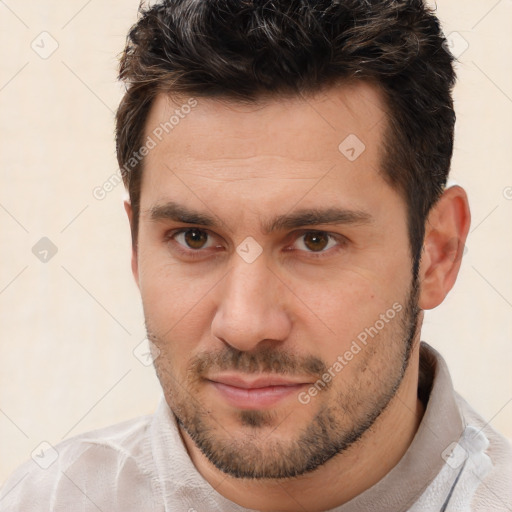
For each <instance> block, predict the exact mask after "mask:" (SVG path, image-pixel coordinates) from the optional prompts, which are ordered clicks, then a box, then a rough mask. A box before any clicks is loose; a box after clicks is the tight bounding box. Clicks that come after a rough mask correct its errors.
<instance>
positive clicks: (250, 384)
mask: <svg viewBox="0 0 512 512" xmlns="http://www.w3.org/2000/svg"><path fill="white" fill-rule="evenodd" d="M207 380H210V381H212V382H218V383H220V384H225V385H227V386H233V387H236V388H242V389H257V388H266V387H269V386H297V385H300V384H309V382H307V381H305V380H304V379H285V378H283V377H280V376H279V375H267V376H259V377H255V378H252V379H251V378H248V377H247V376H245V377H241V376H239V375H227V374H226V375H215V376H212V377H208V378H207Z"/></svg>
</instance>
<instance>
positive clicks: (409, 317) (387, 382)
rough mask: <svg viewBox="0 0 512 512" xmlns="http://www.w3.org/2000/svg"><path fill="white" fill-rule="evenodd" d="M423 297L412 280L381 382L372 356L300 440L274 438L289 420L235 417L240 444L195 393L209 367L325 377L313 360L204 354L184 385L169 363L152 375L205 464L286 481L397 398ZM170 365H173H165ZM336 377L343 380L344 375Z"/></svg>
mask: <svg viewBox="0 0 512 512" xmlns="http://www.w3.org/2000/svg"><path fill="white" fill-rule="evenodd" d="M418 290H419V286H418V281H417V279H415V280H414V281H413V283H412V286H411V289H410V291H409V295H408V297H407V300H406V302H405V304H406V306H405V308H404V309H403V312H402V314H401V316H400V317H398V316H397V317H396V318H395V319H393V320H392V321H391V322H396V324H394V325H395V327H394V328H391V330H392V332H390V333H388V339H387V340H386V341H387V343H386V347H385V348H384V349H383V348H381V349H380V350H391V351H392V352H393V353H392V354H391V355H390V356H389V357H388V360H389V361H390V366H389V368H388V370H389V371H388V372H387V373H386V375H385V376H384V377H383V376H382V375H381V373H382V372H380V373H379V372H375V371H372V368H371V362H372V361H371V360H370V359H371V356H369V358H367V361H366V362H365V363H363V362H362V360H361V367H362V368H364V369H363V371H364V372H365V373H366V379H361V380H359V379H357V382H355V383H351V384H350V386H346V387H345V388H344V389H342V390H340V391H338V392H337V394H336V396H335V398H334V399H333V400H331V401H330V403H328V404H326V405H325V406H323V407H322V408H321V409H320V410H319V411H318V412H317V413H316V414H315V416H314V417H313V418H312V419H311V421H310V422H309V424H308V425H307V426H306V427H305V428H303V429H302V430H301V431H300V432H299V434H298V435H297V436H296V438H295V439H290V440H286V441H283V439H282V436H278V435H276V432H277V431H278V430H279V428H280V425H284V423H285V420H286V419H287V418H284V419H281V420H280V419H279V416H278V414H277V413H276V411H273V410H240V411H238V412H237V413H236V419H237V421H238V423H239V425H240V426H241V427H242V428H243V431H244V436H243V437H240V436H236V437H235V436H234V435H232V434H230V433H229V432H228V431H227V430H226V428H225V427H224V426H223V425H222V423H221V421H220V420H217V419H216V418H215V412H214V411H212V410H209V409H208V407H207V406H205V405H203V404H201V403H199V402H198V400H197V399H196V398H195V396H194V395H196V396H197V393H195V392H194V391H196V390H197V389H198V385H199V383H200V382H201V379H202V377H201V375H202V374H203V373H204V372H205V371H206V370H207V369H211V367H212V366H213V367H214V368H215V369H219V370H237V371H240V372H246V373H248V374H250V373H260V372H266V373H279V374H281V375H282V374H289V375H293V374H294V373H297V370H301V373H302V372H306V373H308V372H309V373H310V374H315V375H322V374H323V373H324V372H325V370H326V368H327V366H326V365H325V363H324V362H322V361H320V360H318V359H316V358H308V359H305V360H300V359H298V358H296V357H294V356H291V355H289V354H283V353H281V352H277V351H273V350H264V351H260V352H257V353H248V352H240V351H238V350H235V349H233V348H231V347H227V348H226V349H225V350H224V351H223V352H222V353H221V354H205V355H203V356H202V357H199V358H196V359H195V360H193V361H192V362H191V364H190V366H189V368H188V371H187V376H188V379H187V383H186V384H185V385H180V384H178V383H177V381H176V379H175V378H174V377H173V376H172V375H171V374H170V372H169V370H168V368H169V367H168V366H167V365H165V364H164V363H163V362H162V359H164V358H161V357H160V358H158V359H157V360H155V369H156V371H157V375H158V378H159V380H160V383H161V384H162V388H163V390H164V395H165V398H166V401H167V403H168V405H169V407H170V408H171V410H172V411H173V412H174V414H175V416H176V418H177V420H178V423H179V425H180V427H181V428H182V429H183V430H184V431H185V432H186V433H187V434H188V435H189V436H190V438H191V439H192V440H193V442H194V443H195V444H196V446H197V447H198V448H199V449H200V450H201V452H202V453H203V454H204V455H205V457H206V458H207V459H208V460H209V461H210V462H211V463H212V464H213V465H214V466H215V467H216V468H218V469H219V470H221V471H222V472H224V473H225V474H227V475H230V476H232V477H235V478H250V479H286V478H292V477H296V476H300V475H303V474H306V473H309V472H311V471H314V470H315V469H317V468H318V467H320V466H322V465H323V464H325V463H326V462H327V461H328V460H330V459H331V458H333V457H334V456H336V455H337V454H340V453H343V452H344V451H346V450H347V449H348V448H349V447H351V446H353V445H354V444H355V443H356V442H357V441H358V440H360V439H361V437H362V436H363V435H364V434H365V432H367V431H368V429H369V428H370V427H372V425H373V424H374V423H375V421H376V420H377V418H378V417H379V416H380V415H381V414H382V413H383V412H384V411H385V410H386V408H387V407H388V406H389V404H390V402H391V401H392V399H393V397H394V396H395V395H396V393H397V391H398V389H399V387H400V384H401V383H402V380H403V378H404V375H405V372H406V370H407V368H408V365H409V361H410V357H411V353H412V349H413V343H414V340H415V339H416V338H417V336H416V334H417V329H418V315H419V309H418ZM386 328H388V327H386ZM382 335H386V333H384V332H383V333H380V334H379V336H378V337H377V338H376V339H374V340H372V341H370V342H369V343H368V346H366V347H365V348H364V349H363V350H368V353H369V354H370V353H372V352H373V354H375V353H376V351H377V350H379V349H378V348H376V347H375V346H373V347H371V348H369V347H370V343H373V344H381V343H383V342H384V341H385V340H383V339H382V338H381V339H379V338H380V337H381V336H382ZM148 337H149V339H152V340H153V341H154V342H155V343H158V342H159V340H157V339H155V336H154V335H152V334H151V333H149V331H148ZM361 355H362V354H358V355H357V356H356V357H357V358H359V357H360V356H361ZM167 363H168V364H169V363H170V361H168V360H167ZM350 364H352V362H351V363H350ZM341 373H342V374H343V372H341ZM336 378H337V379H343V376H342V375H341V376H337V377H336ZM333 382H334V381H332V382H331V384H332V383H333ZM371 383H373V384H371ZM370 386H371V389H370ZM365 388H366V389H365ZM184 390H186V391H184ZM301 407H304V405H301ZM280 422H281V423H280ZM282 428H284V427H282ZM237 430H240V429H237ZM279 433H281V432H279ZM284 437H286V436H284Z"/></svg>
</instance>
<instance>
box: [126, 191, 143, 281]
mask: <svg viewBox="0 0 512 512" xmlns="http://www.w3.org/2000/svg"><path fill="white" fill-rule="evenodd" d="M124 210H125V212H126V214H127V215H128V221H129V223H130V233H131V237H132V274H133V277H134V279H135V283H136V284H137V286H138V287H139V288H140V286H139V265H138V257H137V256H138V255H137V241H136V240H135V234H134V230H133V209H132V205H131V203H130V200H129V199H125V200H124Z"/></svg>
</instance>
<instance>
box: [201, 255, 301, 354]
mask: <svg viewBox="0 0 512 512" xmlns="http://www.w3.org/2000/svg"><path fill="white" fill-rule="evenodd" d="M234 260H235V261H234V262H233V265H232V267H231V269H230V271H229V272H228V274H227V276H226V277H225V279H223V281H222V283H221V284H220V285H219V286H218V287H217V293H218V296H217V300H218V306H217V309H216V312H215V315H214V318H213V321H212V326H211V329H212V335H213V336H215V337H216V338H218V339H221V340H222V341H224V342H225V343H227V344H229V345H231V346H232V347H233V348H236V349H238V350H241V351H250V350H252V349H254V348H256V347H257V346H258V345H259V344H261V343H265V344H267V343H269V342H271V341H274V342H279V341H282V340H285V339H286V338H287V337H288V335H289V333H290V330H291V325H292V323H291V321H290V317H289V314H288V312H287V310H286V304H285V300H286V296H287V294H286V290H287V288H286V286H285V285H284V284H283V282H282V281H281V280H280V279H279V278H278V277H277V275H276V274H275V273H274V272H273V271H271V270H270V269H269V268H268V267H267V262H266V259H265V258H264V255H263V254H262V255H261V256H260V257H259V258H258V259H256V261H253V262H252V263H247V262H245V261H244V260H243V259H241V258H239V257H238V255H236V254H235V255H234Z"/></svg>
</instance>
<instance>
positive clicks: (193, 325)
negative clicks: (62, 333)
mask: <svg viewBox="0 0 512 512" xmlns="http://www.w3.org/2000/svg"><path fill="white" fill-rule="evenodd" d="M185 105H189V107H185ZM172 116H174V117H175V118H176V119H172V120H171V121H170V122H169V120H170V119H171V118H172ZM385 119H386V117H385V114H384V103H383V100H382V98H381V96H380V94H379V91H378V90H377V89H375V88H373V87H372V86H370V85H367V84H357V85H351V86H340V87H336V88H332V89H329V90H327V91H325V92H323V93H322V94H319V95H317V96H310V97H307V98H293V99H286V100H273V101H269V102H266V103H260V104H258V105H256V106H255V105H253V106H247V105H245V106H242V105H239V104H234V103H230V102H228V101H224V102H223V101H219V100H214V99H202V98H198V99H197V100H190V99H185V100H183V102H179V101H176V100H175V101H174V102H173V101H171V100H170V99H169V98H168V97H166V96H159V97H158V98H157V100H156V101H155V103H154V106H153V108H152V111H151V113H150V116H149V119H148V122H147V130H146V136H145V137H146V140H149V139H148V137H149V138H151V139H152V140H153V141H154V142H155V144H154V145H153V144H148V147H149V146H150V145H151V146H152V147H151V148H150V151H149V152H148V154H147V156H146V157H145V167H144V172H143V179H142V189H141V207H140V223H139V234H138V248H137V251H136V253H135V254H134V273H135V277H136V280H137V282H138V285H139V288H140V292H141V296H142V301H143V306H144V314H145V319H146V325H147V330H148V338H149V339H150V340H151V341H152V343H153V344H154V347H155V349H158V350H157V351H156V353H159V355H158V357H157V358H156V359H155V368H156V371H157V374H158V378H159V380H160V382H161V385H162V388H163V390H164V394H165V397H166V400H167V402H168V404H169V406H170V407H171V409H172V410H173V411H174V413H175V414H176V416H177V418H178V420H179V422H180V425H181V428H182V429H183V432H184V435H186V436H189V438H190V439H192V440H193V441H194V443H195V444H196V446H197V447H198V448H199V449H200V450H201V451H202V452H203V453H204V454H205V455H206V457H207V458H208V459H209V460H210V462H212V463H213V464H214V465H215V466H216V467H217V468H219V469H221V470H222V471H224V472H226V473H228V474H230V475H233V476H236V477H253V478H284V477H289V476H294V475H299V474H303V473H306V472H308V471H311V470H313V469H315V468H317V467H318V466H319V465H321V464H323V463H325V462H326V461H327V460H329V459H330V458H332V457H334V456H335V455H336V454H337V453H340V452H341V451H343V450H345V449H347V448H348V447H349V446H351V445H352V444H353V443H355V442H357V441H358V439H360V438H361V436H362V435H363V434H364V433H365V431H366V430H367V429H368V428H369V427H370V426H371V425H372V424H373V422H374V421H375V420H376V418H378V416H379V415H380V414H381V412H382V411H383V410H384V409H385V408H386V406H387V405H388V403H389V401H390V400H391V398H392V397H393V396H394V394H395V393H396V391H397V389H398V387H399V385H400V383H401V380H402V377H403V374H404V370H405V368H406V367H407V363H408V356H409V353H410V351H409V348H410V346H411V343H412V339H413V337H414V333H415V326H416V318H417V315H416V302H417V294H416V287H415V286H414V283H412V281H411V280H412V277H411V269H412V262H411V257H410V250H409V245H408V238H407V219H406V207H405V202H404V201H403V199H402V198H401V196H400V195H399V193H398V192H397V191H395V190H394V189H392V188H391V187H390V186H389V185H387V183H386V181H385V180H384V178H383V177H382V175H381V173H380V170H379V166H380V162H381V159H382V154H381V147H382V139H383V132H384V129H385ZM165 123H167V125H165ZM171 123H172V124H171ZM164 126H165V127H166V129H163V128H162V127H164ZM347 137H348V138H347Z"/></svg>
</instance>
